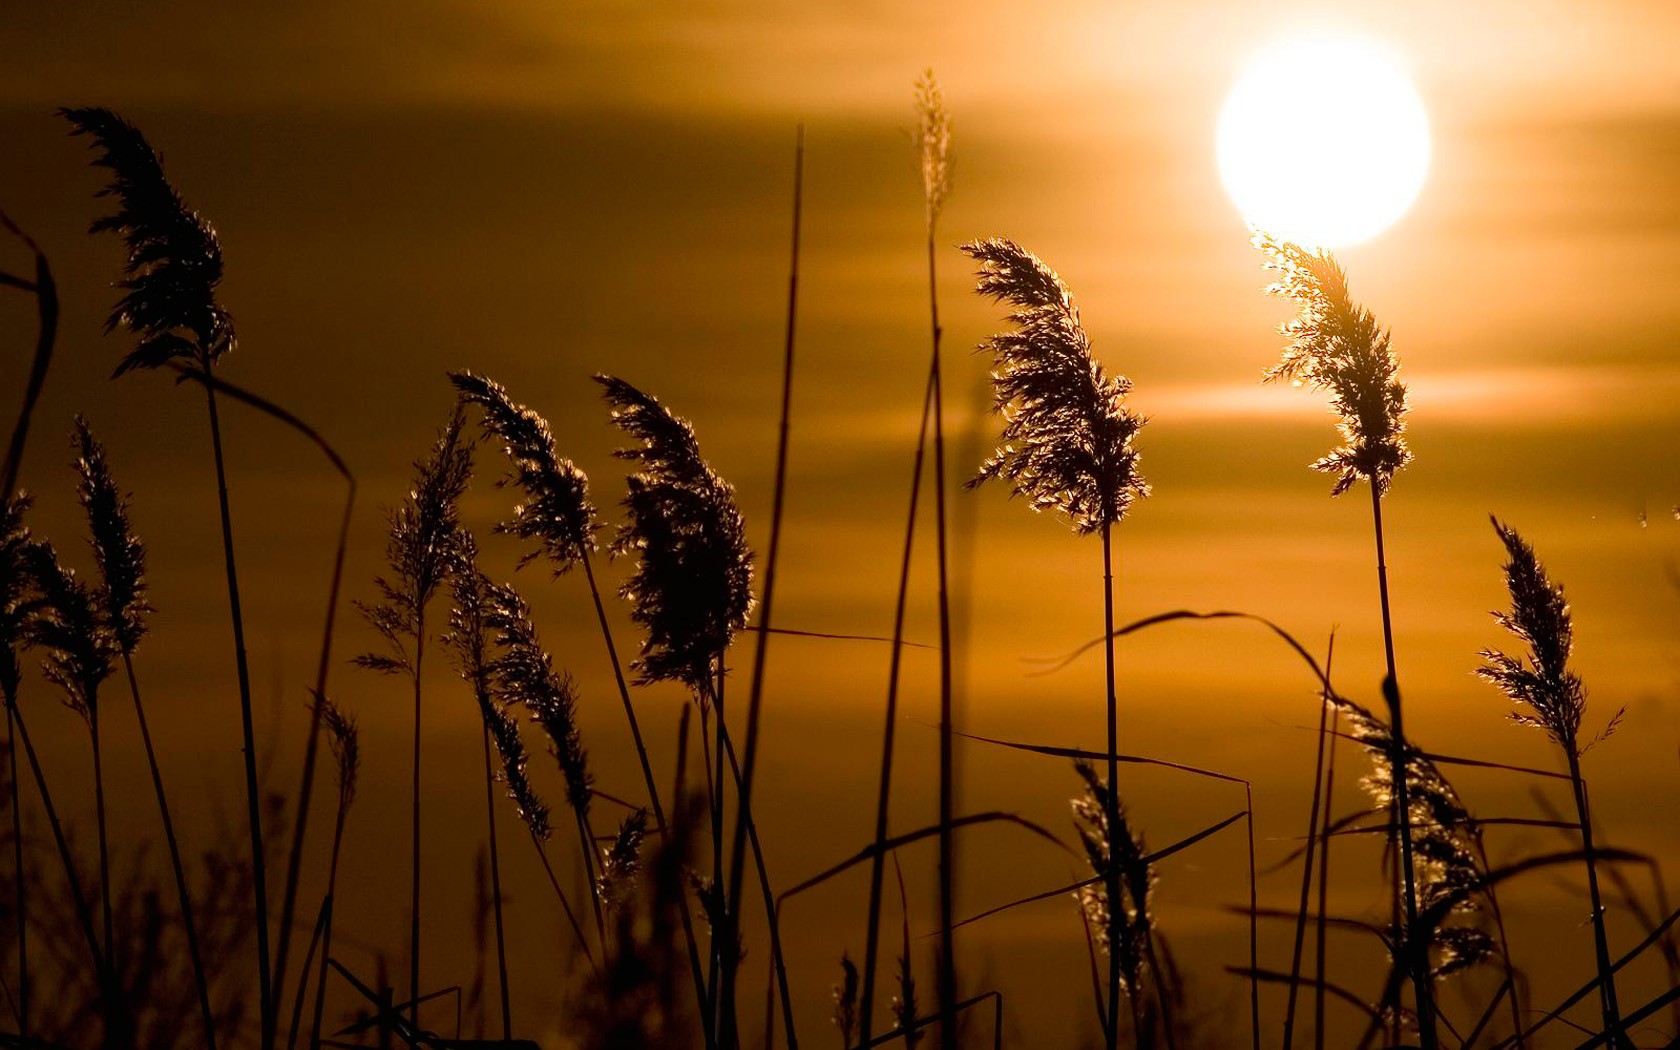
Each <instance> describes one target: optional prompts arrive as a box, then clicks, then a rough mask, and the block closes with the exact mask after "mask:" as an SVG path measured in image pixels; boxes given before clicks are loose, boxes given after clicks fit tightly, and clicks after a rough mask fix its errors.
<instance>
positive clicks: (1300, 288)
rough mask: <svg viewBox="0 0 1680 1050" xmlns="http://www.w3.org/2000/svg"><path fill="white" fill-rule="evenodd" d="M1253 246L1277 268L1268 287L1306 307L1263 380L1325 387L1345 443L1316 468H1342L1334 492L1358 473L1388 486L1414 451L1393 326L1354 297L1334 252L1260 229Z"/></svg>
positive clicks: (1383, 488) (1286, 331)
mask: <svg viewBox="0 0 1680 1050" xmlns="http://www.w3.org/2000/svg"><path fill="white" fill-rule="evenodd" d="M1254 246H1255V247H1256V248H1259V249H1260V250H1261V251H1262V252H1264V253H1265V254H1266V256H1267V259H1268V261H1267V263H1266V268H1267V269H1269V270H1275V271H1276V272H1277V274H1278V279H1277V280H1276V281H1274V282H1273V283H1272V284H1271V285H1269V286H1268V287H1267V288H1266V291H1267V292H1268V293H1270V294H1272V295H1276V296H1278V297H1280V298H1283V299H1287V300H1289V301H1290V302H1292V303H1294V304H1295V305H1297V306H1298V307H1300V311H1301V312H1300V313H1299V314H1297V315H1296V316H1295V317H1294V318H1293V319H1292V320H1289V321H1286V322H1284V323H1283V324H1282V325H1281V326H1279V328H1278V331H1279V332H1281V333H1282V334H1283V335H1284V336H1286V337H1287V338H1288V340H1289V342H1288V344H1287V345H1286V346H1285V347H1284V349H1283V358H1282V359H1281V360H1280V361H1279V362H1278V363H1277V364H1275V365H1273V366H1272V367H1271V369H1269V370H1268V371H1267V372H1266V374H1265V377H1264V378H1265V381H1266V382H1271V381H1273V380H1277V379H1286V380H1288V381H1290V382H1292V383H1297V384H1299V383H1305V384H1306V385H1307V386H1310V387H1312V388H1314V389H1317V390H1324V391H1327V392H1328V393H1329V394H1330V403H1331V405H1332V406H1333V407H1334V408H1335V411H1336V413H1337V414H1338V415H1339V416H1340V417H1341V420H1340V422H1338V423H1337V425H1336V427H1337V429H1338V430H1339V431H1340V432H1341V435H1342V440H1343V442H1344V444H1343V445H1342V446H1341V447H1340V448H1338V449H1335V450H1334V451H1332V452H1331V453H1330V454H1329V455H1327V456H1325V457H1324V458H1322V459H1320V460H1318V461H1317V462H1316V463H1314V464H1313V465H1312V468H1313V469H1314V470H1321V471H1324V472H1325V473H1328V474H1335V475H1337V478H1336V484H1335V486H1334V487H1333V488H1331V490H1330V493H1331V495H1333V496H1339V495H1341V494H1342V493H1344V492H1346V491H1347V490H1348V489H1349V488H1351V487H1353V483H1354V482H1355V481H1357V480H1358V479H1360V478H1364V479H1366V480H1367V481H1369V482H1370V483H1371V484H1372V485H1375V486H1376V488H1377V491H1378V492H1379V493H1384V492H1387V491H1388V486H1389V483H1390V482H1391V481H1393V479H1394V474H1395V472H1396V471H1398V470H1399V469H1400V468H1401V467H1404V466H1405V465H1406V464H1407V463H1409V462H1411V458H1412V452H1411V449H1409V448H1408V447H1407V446H1406V386H1405V384H1404V383H1402V382H1400V379H1399V374H1400V359H1399V358H1398V357H1396V356H1395V354H1394V351H1393V349H1391V348H1390V346H1389V335H1388V330H1387V329H1386V328H1379V327H1378V326H1377V321H1376V318H1374V317H1373V316H1372V315H1371V312H1370V311H1369V310H1366V309H1365V308H1364V307H1361V306H1356V305H1354V302H1353V300H1352V299H1350V298H1349V297H1348V290H1347V274H1346V273H1344V272H1343V270H1342V267H1341V264H1340V263H1338V262H1336V259H1335V257H1334V256H1331V255H1330V254H1328V253H1326V252H1322V251H1318V250H1310V251H1309V250H1308V249H1305V248H1302V247H1300V246H1299V245H1296V244H1291V243H1289V242H1288V241H1282V240H1278V239H1277V238H1275V237H1273V236H1271V235H1270V234H1267V233H1260V232H1256V233H1255V234H1254Z"/></svg>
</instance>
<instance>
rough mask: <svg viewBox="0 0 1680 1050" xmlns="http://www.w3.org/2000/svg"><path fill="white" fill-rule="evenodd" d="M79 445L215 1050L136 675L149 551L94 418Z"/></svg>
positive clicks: (82, 423) (182, 869) (85, 497)
mask: <svg viewBox="0 0 1680 1050" xmlns="http://www.w3.org/2000/svg"><path fill="white" fill-rule="evenodd" d="M72 444H73V446H74V447H75V449H76V452H77V458H76V475H77V486H76V494H77V497H78V499H79V500H80V501H81V504H82V510H83V512H84V513H85V514H86V516H87V520H88V530H89V536H90V546H91V547H92V548H93V556H94V562H95V564H96V565H97V566H98V568H99V575H100V580H101V586H100V588H99V595H100V598H101V599H102V602H103V605H104V617H105V621H106V623H107V624H108V625H109V627H110V630H111V633H112V635H113V637H114V638H115V639H116V643H117V648H118V650H119V651H120V653H121V657H122V663H123V670H124V672H125V674H126V676H127V678H128V687H129V695H130V697H131V698H132V699H133V701H134V713H135V717H136V719H137V720H138V723H139V726H140V740H141V743H142V744H143V745H144V747H145V751H146V764H147V768H148V769H149V770H150V772H151V777H152V790H153V793H154V794H155V795H156V796H157V803H158V813H159V815H160V817H161V819H162V821H163V836H164V842H165V844H166V846H167V847H168V850H169V863H170V869H171V872H172V874H173V875H174V878H175V894H176V900H177V903H178V905H179V907H180V909H181V922H182V926H183V927H184V929H185V932H186V939H187V953H188V956H189V958H190V961H191V963H192V968H193V978H194V981H195V984H196V986H197V991H198V1005H199V1013H200V1017H201V1020H202V1022H203V1025H204V1038H205V1044H206V1046H207V1047H208V1048H209V1050H215V1046H216V1034H215V1013H214V1011H213V1010H212V1008H211V1006H210V988H209V981H208V979H207V978H206V976H205V967H204V960H203V954H202V952H201V950H200V948H199V939H198V924H197V922H196V920H195V919H194V917H193V906H192V894H191V893H190V891H189V890H188V888H187V873H186V865H185V864H184V863H183V862H182V860H181V844H180V840H179V839H178V838H177V836H176V834H175V819H174V817H173V815H172V814H171V813H170V810H169V797H168V793H167V792H166V791H165V790H164V786H163V771H162V769H161V767H160V766H159V765H158V760H157V750H156V748H154V747H153V746H152V732H151V727H150V725H149V724H148V722H147V720H146V707H145V705H144V704H143V703H142V702H141V700H140V681H139V678H138V677H137V676H136V675H135V673H134V659H133V657H134V650H135V647H136V646H138V645H139V644H140V639H141V638H142V637H144V636H145V634H146V617H147V615H148V614H149V613H151V611H152V606H151V603H150V602H149V601H148V600H147V597H146V547H145V544H144V543H142V542H141V540H140V537H139V536H138V535H137V534H136V533H135V531H134V528H133V526H132V525H131V524H130V522H129V515H128V497H127V496H125V495H124V494H123V493H122V491H121V490H120V489H119V488H118V487H117V483H116V479H115V478H114V477H112V475H111V469H110V464H109V463H108V461H107V459H106V456H105V449H104V447H103V446H102V445H100V443H99V442H98V440H97V439H95V438H94V436H93V432H92V431H91V430H90V429H89V428H88V424H87V420H85V419H83V418H82V417H81V416H77V417H76V419H75V428H74V431H73V434H72Z"/></svg>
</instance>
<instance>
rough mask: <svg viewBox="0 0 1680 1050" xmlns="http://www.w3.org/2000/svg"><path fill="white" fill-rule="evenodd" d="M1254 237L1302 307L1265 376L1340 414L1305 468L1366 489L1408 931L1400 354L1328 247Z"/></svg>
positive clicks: (1425, 1005)
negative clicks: (1397, 518)
mask: <svg viewBox="0 0 1680 1050" xmlns="http://www.w3.org/2000/svg"><path fill="white" fill-rule="evenodd" d="M1254 243H1255V246H1256V247H1257V248H1259V249H1260V251H1261V252H1262V253H1264V254H1265V255H1266V257H1267V263H1266V265H1267V267H1268V268H1269V269H1271V270H1274V271H1275V272H1276V273H1277V275H1278V279H1277V280H1276V281H1275V282H1274V283H1273V284H1272V285H1271V286H1270V287H1269V288H1268V289H1267V291H1268V292H1270V293H1271V294H1273V295H1276V296H1279V297H1280V298H1283V299H1287V300H1288V301H1290V302H1292V303H1294V304H1295V305H1296V306H1297V307H1298V308H1299V310H1300V312H1299V313H1298V314H1297V315H1296V316H1295V317H1294V318H1293V319H1291V320H1289V321H1286V322H1284V324H1283V325H1282V326H1281V327H1280V328H1279V331H1280V332H1281V333H1282V334H1283V335H1284V337H1285V338H1286V339H1287V340H1288V342H1287V344H1286V345H1285V347H1284V351H1283V357H1282V359H1281V360H1280V361H1279V362H1278V363H1277V364H1276V365H1274V366H1272V368H1271V369H1269V370H1268V371H1267V372H1266V374H1265V379H1266V381H1268V382H1272V381H1276V380H1285V381H1289V382H1295V383H1302V384H1305V385H1306V386H1308V387H1311V388H1313V389H1317V390H1323V391H1326V392H1328V393H1329V394H1330V399H1331V403H1332V406H1333V407H1334V409H1335V411H1336V413H1337V415H1338V416H1339V417H1340V418H1339V421H1338V423H1337V430H1338V432H1339V433H1340V435H1341V437H1342V441H1343V443H1342V444H1341V445H1340V446H1339V447H1337V448H1335V449H1332V450H1331V451H1330V452H1329V453H1328V454H1327V455H1325V456H1323V457H1321V458H1320V459H1318V460H1317V461H1316V462H1314V463H1313V464H1312V469H1314V470H1318V471H1323V472H1325V473H1328V474H1335V475H1336V482H1335V484H1334V485H1333V486H1331V489H1330V494H1331V495H1332V496H1340V495H1341V494H1342V493H1344V492H1347V491H1348V490H1349V489H1351V488H1352V487H1353V486H1354V485H1355V483H1357V482H1359V481H1364V482H1366V483H1367V485H1368V486H1369V488H1370V492H1371V532H1372V535H1373V537H1374V539H1375V541H1376V567H1377V597H1378V606H1379V609H1380V611H1381V613H1382V628H1383V657H1384V660H1385V662H1386V665H1387V673H1388V677H1387V680H1386V684H1385V686H1384V690H1383V692H1384V695H1385V697H1386V698H1387V699H1388V702H1389V720H1390V722H1391V723H1392V725H1393V729H1394V732H1393V750H1394V753H1393V754H1392V755H1391V756H1390V759H1389V771H1390V777H1391V780H1392V782H1393V783H1394V785H1395V797H1394V812H1395V828H1396V831H1395V834H1396V837H1397V838H1398V840H1399V846H1400V849H1399V860H1398V867H1399V869H1400V882H1401V883H1402V889H1401V893H1400V901H1401V904H1402V906H1403V909H1404V914H1405V923H1406V930H1408V931H1410V930H1411V929H1412V928H1413V927H1415V926H1416V925H1417V918H1418V895H1417V887H1416V885H1415V880H1414V873H1413V860H1412V851H1413V842H1412V828H1411V819H1412V818H1411V805H1410V801H1409V799H1408V798H1407V790H1408V785H1407V782H1406V780H1407V778H1406V777H1404V776H1402V775H1401V774H1400V772H1399V771H1400V769H1401V767H1402V765H1403V764H1404V761H1405V759H1404V755H1405V752H1406V732H1405V720H1404V713H1403V711H1402V708H1401V703H1400V678H1399V672H1398V671H1397V670H1396V669H1395V661H1394V623H1393V616H1392V615H1391V612H1390V609H1389V595H1388V559H1387V554H1386V550H1385V546H1384V542H1383V515H1382V499H1383V496H1384V495H1385V494H1386V493H1387V491H1388V489H1389V486H1390V485H1391V484H1392V483H1393V481H1394V475H1395V473H1396V472H1397V471H1399V470H1400V469H1401V468H1403V467H1404V466H1405V465H1406V464H1407V463H1409V462H1410V461H1411V456H1412V454H1411V449H1410V448H1408V447H1407V444H1406V437H1405V432H1406V419H1405V417H1406V410H1407V406H1406V387H1405V385H1404V384H1403V383H1401V382H1400V379H1399V371H1400V362H1399V358H1398V357H1397V356H1396V355H1395V353H1394V351H1393V349H1392V347H1391V346H1390V342H1389V333H1388V330H1387V329H1385V328H1382V327H1380V326H1378V324H1377V322H1376V318H1375V317H1374V316H1372V314H1371V312H1370V311H1369V310H1367V309H1365V308H1364V307H1361V306H1358V305H1357V304H1355V303H1354V302H1353V300H1352V298H1351V297H1350V296H1349V294H1348V287H1347V274H1346V273H1345V272H1344V271H1343V270H1342V267H1341V264H1339V263H1338V262H1337V261H1336V260H1335V258H1334V257H1333V256H1331V255H1329V254H1328V253H1326V252H1323V251H1320V250H1317V249H1308V248H1303V247H1301V246H1299V245H1296V244H1291V243H1289V242H1287V241H1282V240H1279V239H1277V238H1275V237H1272V236H1270V235H1268V234H1266V233H1261V232H1257V233H1256V234H1255V235H1254ZM1397 936H1398V932H1397ZM1407 936H1408V937H1409V934H1408V935H1407ZM1407 962H1408V964H1409V966H1410V970H1411V977H1412V989H1413V992H1414V994H1415V997H1416V1002H1417V1013H1418V1032H1419V1036H1420V1038H1421V1040H1422V1043H1423V1050H1435V1046H1436V1045H1437V1037H1436V1032H1435V1020H1434V1008H1433V1003H1432V997H1431V991H1430V979H1429V975H1428V964H1427V962H1426V961H1425V960H1423V959H1421V958H1417V957H1413V958H1411V959H1409V960H1407Z"/></svg>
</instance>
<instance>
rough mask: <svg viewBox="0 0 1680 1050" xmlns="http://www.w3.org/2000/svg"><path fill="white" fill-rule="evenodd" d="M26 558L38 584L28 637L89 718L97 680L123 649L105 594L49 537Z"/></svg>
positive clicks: (72, 704) (74, 706)
mask: <svg viewBox="0 0 1680 1050" xmlns="http://www.w3.org/2000/svg"><path fill="white" fill-rule="evenodd" d="M24 558H25V560H26V562H27V565H28V571H29V576H30V578H31V579H32V580H33V581H34V583H35V587H36V588H37V590H38V599H37V600H36V601H35V602H33V603H32V607H31V610H30V618H29V622H28V626H27V628H26V631H27V637H28V639H29V642H30V644H31V645H33V646H35V647H37V648H39V649H42V650H44V651H45V653H46V659H45V660H44V661H43V662H42V664H41V671H42V673H43V674H45V675H46V677H47V680H48V681H50V682H52V684H54V685H56V686H58V688H59V689H60V690H62V691H63V693H64V702H65V704H66V705H67V706H68V707H69V708H70V709H71V710H73V711H75V712H76V713H77V714H79V715H81V716H82V717H83V718H84V719H87V720H89V721H91V720H92V719H93V718H95V717H96V716H97V715H98V705H99V685H100V683H101V682H103V681H105V679H107V678H109V677H111V674H112V672H113V671H114V670H115V669H116V659H117V657H118V656H119V655H121V653H122V649H121V647H120V646H119V644H118V642H117V636H116V632H115V631H113V630H112V629H111V627H110V624H109V623H108V622H107V621H106V619H105V612H104V610H105V601H104V596H103V594H102V593H101V589H100V588H96V587H92V586H90V585H88V584H86V583H83V582H82V581H81V580H79V579H77V578H76V573H75V570H73V569H69V568H66V567H65V566H64V564H63V563H62V562H60V561H59V560H58V552H57V551H55V550H53V547H52V544H50V543H47V542H44V541H43V542H38V543H32V544H30V545H29V547H27V548H26V549H25V552H24Z"/></svg>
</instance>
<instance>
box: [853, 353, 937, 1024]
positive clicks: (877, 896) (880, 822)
mask: <svg viewBox="0 0 1680 1050" xmlns="http://www.w3.org/2000/svg"><path fill="white" fill-rule="evenodd" d="M933 378H934V375H933V368H932V365H931V363H930V365H929V367H928V378H927V388H926V389H925V390H924V391H923V393H922V423H921V427H920V429H919V431H918V437H917V439H916V457H915V466H914V468H913V469H912V470H911V474H910V512H909V515H908V520H907V521H906V523H905V526H904V554H903V556H902V558H901V559H900V560H899V566H898V598H897V601H896V603H895V605H894V607H893V633H892V656H891V658H890V662H889V666H888V669H887V711H886V726H885V728H883V729H882V731H881V787H880V791H879V792H878V793H877V795H876V801H875V845H876V852H875V856H874V857H872V858H871V859H870V862H869V921H868V926H867V927H866V934H865V941H864V945H865V946H864V953H863V996H862V999H861V1001H860V1005H859V1006H858V1021H859V1026H860V1027H859V1032H858V1045H859V1046H867V1045H869V1039H870V1036H871V1035H872V1034H873V1031H874V1019H875V1018H874V1006H875V973H876V969H877V966H878V961H879V958H880V950H881V929H880V926H881V884H882V881H883V878H884V876H885V867H884V866H885V863H886V857H885V853H886V851H885V850H883V849H881V848H880V845H881V843H882V842H884V841H886V838H887V820H888V816H889V814H890V810H891V800H892V763H893V738H894V736H895V734H896V730H897V725H898V676H899V668H900V665H901V664H902V662H903V657H904V613H905V606H906V605H907V604H908V599H909V595H910V554H911V550H912V548H913V547H914V546H915V538H916V504H917V503H918V502H919V499H920V496H921V491H922V462H923V460H924V459H925V458H926V453H927V444H928V422H929V419H930V418H931V413H932V410H933Z"/></svg>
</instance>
